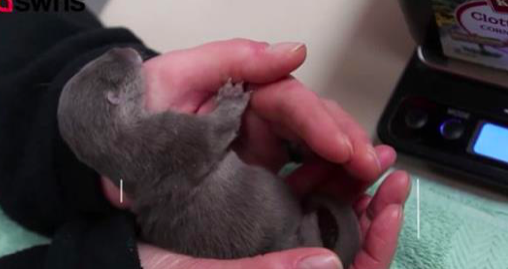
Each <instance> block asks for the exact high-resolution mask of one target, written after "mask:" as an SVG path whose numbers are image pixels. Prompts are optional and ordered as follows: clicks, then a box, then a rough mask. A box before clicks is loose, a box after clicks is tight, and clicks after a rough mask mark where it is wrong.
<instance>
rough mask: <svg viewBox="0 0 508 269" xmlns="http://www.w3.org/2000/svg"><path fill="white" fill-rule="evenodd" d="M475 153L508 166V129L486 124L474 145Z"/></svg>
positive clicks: (481, 128)
mask: <svg viewBox="0 0 508 269" xmlns="http://www.w3.org/2000/svg"><path fill="white" fill-rule="evenodd" d="M473 152H474V153H475V154H478V155H481V156H484V157H487V158H490V159H495V160H498V161H501V162H504V163H507V164H508V128H507V127H503V126H499V125H495V124H492V123H484V124H483V125H482V126H480V130H479V132H478V135H477V138H476V141H475V142H474V144H473Z"/></svg>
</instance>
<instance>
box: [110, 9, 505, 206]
mask: <svg viewBox="0 0 508 269" xmlns="http://www.w3.org/2000/svg"><path fill="white" fill-rule="evenodd" d="M381 3H382V4H381ZM101 19H102V20H103V21H104V23H105V24H106V25H108V26H125V27H128V28H129V29H131V30H133V31H134V32H135V33H136V34H137V35H138V36H139V37H140V38H141V39H142V40H143V41H144V42H145V43H146V44H147V45H148V46H149V47H152V48H154V49H156V50H158V51H160V52H165V51H169V50H173V49H179V48H186V47H191V46H196V45H199V44H202V43H205V42H209V41H213V40H220V39H229V38H234V37H245V38H251V39H255V40H262V41H268V42H278V41H299V42H305V43H306V44H307V46H308V59H307V61H306V63H305V64H304V66H303V67H301V68H300V69H299V70H298V71H297V72H296V73H295V75H296V76H297V77H298V78H299V79H301V80H302V81H303V82H304V83H305V84H306V85H308V86H309V87H310V88H311V89H313V90H314V91H316V92H318V93H320V94H321V95H323V96H326V97H329V98H332V99H334V100H336V101H337V102H338V103H339V104H341V105H342V106H343V107H344V108H345V109H346V110H348V111H349V112H350V113H351V114H352V115H353V116H354V117H355V118H356V119H357V120H358V121H359V122H360V123H361V124H362V125H363V126H364V127H365V128H366V129H367V131H368V132H369V133H370V134H371V135H372V137H373V138H374V137H375V129H376V124H377V121H378V119H379V117H380V115H381V112H382V110H383V109H384V107H385V105H386V103H387V101H388V99H389V97H390V94H391V93H392V91H393V90H394V88H395V85H396V83H397V81H398V79H399V77H400V76H401V74H402V71H403V69H404V67H405V65H406V63H407V61H408V60H409V58H410V56H411V55H412V52H413V50H414V46H415V44H414V42H413V40H412V39H411V37H410V35H409V31H408V29H407V26H406V24H405V22H404V19H403V15H402V12H401V10H400V8H399V7H398V3H397V1H379V0H354V1H350V0H317V1H308V0H307V1H295V0H275V1H274V0H256V1H238V0H189V1H165V0H151V1H143V2H142V1H135V0H122V1H119V0H116V1H115V0H113V1H110V2H109V3H108V4H107V5H106V7H105V8H104V10H103V12H102V15H101ZM397 167H398V168H403V169H407V170H409V171H410V172H411V173H413V174H416V175H420V176H423V177H425V178H428V179H433V180H438V181H440V182H442V183H444V184H452V185H454V186H456V187H457V188H461V189H463V190H467V191H473V192H481V193H483V194H484V195H489V196H497V195H493V194H491V193H487V192H485V191H483V190H481V191H480V190H478V189H476V188H474V187H471V186H466V185H464V184H461V183H459V182H458V181H457V180H454V179H457V177H459V176H457V175H451V174H449V173H445V172H442V171H437V170H435V169H432V168H430V167H429V166H428V165H426V164H424V163H423V162H421V161H418V160H415V159H413V158H410V157H402V158H399V162H398V164H397ZM497 198H499V197H497ZM499 199H501V198H499ZM503 199H504V198H503Z"/></svg>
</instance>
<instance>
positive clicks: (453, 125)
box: [440, 119, 466, 140]
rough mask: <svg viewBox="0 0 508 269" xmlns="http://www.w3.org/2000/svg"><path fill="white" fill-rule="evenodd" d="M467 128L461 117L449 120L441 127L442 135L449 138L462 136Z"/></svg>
mask: <svg viewBox="0 0 508 269" xmlns="http://www.w3.org/2000/svg"><path fill="white" fill-rule="evenodd" d="M465 130H466V127H465V126H464V123H463V122H462V121H461V120H459V119H451V120H447V121H445V122H443V124H441V127H440V131H441V135H442V136H443V137H444V138H446V139H448V140H456V139H459V138H461V137H462V135H463V134H464V131H465Z"/></svg>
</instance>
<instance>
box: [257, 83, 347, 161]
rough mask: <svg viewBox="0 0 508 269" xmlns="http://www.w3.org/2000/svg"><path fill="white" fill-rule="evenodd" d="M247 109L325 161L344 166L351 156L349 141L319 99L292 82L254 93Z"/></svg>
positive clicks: (274, 85) (301, 85) (270, 86)
mask: <svg viewBox="0 0 508 269" xmlns="http://www.w3.org/2000/svg"><path fill="white" fill-rule="evenodd" d="M251 108H252V109H253V110H254V111H255V113H256V114H258V115H260V116H261V117H262V118H263V119H265V120H267V121H268V122H271V123H275V124H278V125H282V126H284V127H285V128H287V129H289V130H290V131H291V132H293V133H295V134H296V135H297V136H298V137H299V138H301V139H302V140H304V141H305V142H306V144H307V145H308V146H309V147H310V148H311V149H312V150H313V151H314V152H316V153H317V154H318V155H320V156H321V157H323V158H324V159H326V160H328V161H331V162H334V163H346V162H347V161H349V159H350V157H351V155H352V153H353V152H352V151H353V148H352V144H351V141H350V140H349V138H348V137H347V136H346V135H345V133H344V131H343V130H341V129H340V127H339V126H338V125H337V124H336V123H335V121H334V120H333V119H332V118H331V116H330V114H329V113H328V111H327V110H326V108H325V106H324V105H323V103H322V102H321V100H320V98H319V97H318V96H317V95H316V94H315V93H314V92H312V91H310V90H307V89H306V88H305V86H304V85H303V84H301V83H300V82H299V81H298V80H296V79H294V78H287V79H284V80H281V81H279V82H276V83H272V84H269V85H266V86H262V87H261V88H259V89H257V90H256V91H255V92H254V94H253V95H252V100H251Z"/></svg>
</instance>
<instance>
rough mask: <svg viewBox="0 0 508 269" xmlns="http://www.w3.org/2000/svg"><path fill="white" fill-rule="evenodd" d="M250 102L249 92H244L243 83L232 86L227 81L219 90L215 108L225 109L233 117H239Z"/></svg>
mask: <svg viewBox="0 0 508 269" xmlns="http://www.w3.org/2000/svg"><path fill="white" fill-rule="evenodd" d="M249 100H250V92H246V91H245V90H244V86H243V83H236V84H233V83H232V82H231V81H228V82H227V83H226V84H225V85H224V86H222V88H220V89H219V94H218V95H217V107H218V108H222V109H226V110H228V112H230V113H233V114H235V115H241V114H242V113H243V111H244V110H245V108H246V107H247V105H248V104H249Z"/></svg>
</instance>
